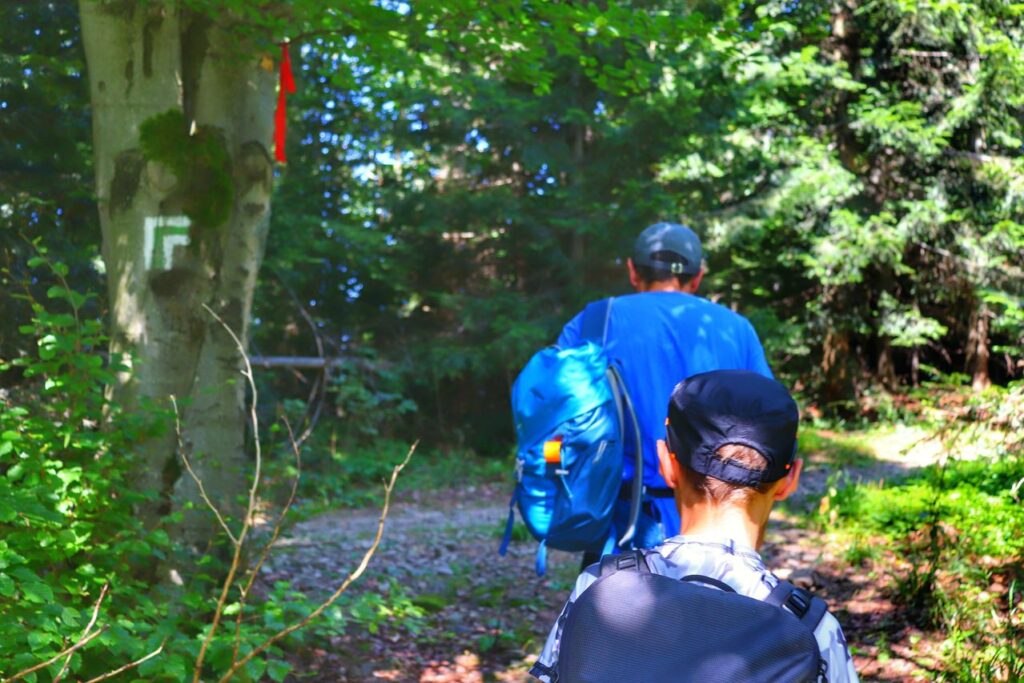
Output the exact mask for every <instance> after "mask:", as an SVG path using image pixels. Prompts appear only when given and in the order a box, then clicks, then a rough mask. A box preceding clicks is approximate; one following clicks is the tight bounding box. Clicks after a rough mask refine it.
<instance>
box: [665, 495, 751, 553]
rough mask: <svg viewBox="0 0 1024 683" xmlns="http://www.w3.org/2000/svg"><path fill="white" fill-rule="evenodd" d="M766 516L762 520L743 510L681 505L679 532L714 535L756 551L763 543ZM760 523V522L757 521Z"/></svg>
mask: <svg viewBox="0 0 1024 683" xmlns="http://www.w3.org/2000/svg"><path fill="white" fill-rule="evenodd" d="M767 519H768V518H767V515H765V516H764V517H762V516H761V515H758V514H757V513H756V512H755V511H754V510H748V509H746V508H745V507H736V506H728V505H712V504H708V503H701V504H697V505H685V504H684V505H683V509H682V510H681V524H680V528H679V533H681V534H683V535H684V536H718V537H722V538H730V539H732V540H734V541H739V542H740V543H745V544H747V545H749V546H750V547H751V548H754V549H755V550H760V548H761V544H762V543H764V531H765V527H767V526H768V525H767ZM761 520H763V521H761Z"/></svg>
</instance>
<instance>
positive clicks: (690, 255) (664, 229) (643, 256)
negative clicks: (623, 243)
mask: <svg viewBox="0 0 1024 683" xmlns="http://www.w3.org/2000/svg"><path fill="white" fill-rule="evenodd" d="M702 257H703V252H702V251H701V248H700V238H699V237H697V233H695V232H694V231H693V230H691V229H690V228H688V227H686V226H685V225H681V224H680V223H655V224H654V225H649V226H647V227H646V228H644V231H643V232H641V233H640V236H639V237H637V238H636V243H635V244H634V245H633V263H634V264H635V265H638V266H647V267H649V268H653V269H654V270H660V271H664V272H667V273H673V274H675V275H696V274H697V273H699V272H700V267H701V259H702Z"/></svg>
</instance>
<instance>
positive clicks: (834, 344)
mask: <svg viewBox="0 0 1024 683" xmlns="http://www.w3.org/2000/svg"><path fill="white" fill-rule="evenodd" d="M854 367H855V366H854V363H853V359H852V358H851V350H850V335H849V333H848V332H846V331H844V330H829V331H828V332H827V333H826V334H825V341H824V343H823V344H822V358H821V371H822V375H823V376H824V381H823V382H822V387H821V398H822V402H823V403H824V404H825V406H824V407H825V409H826V410H827V411H829V412H832V413H846V412H849V410H850V405H851V403H852V402H853V401H855V400H856V398H857V388H856V384H855V380H856V377H855V369H854Z"/></svg>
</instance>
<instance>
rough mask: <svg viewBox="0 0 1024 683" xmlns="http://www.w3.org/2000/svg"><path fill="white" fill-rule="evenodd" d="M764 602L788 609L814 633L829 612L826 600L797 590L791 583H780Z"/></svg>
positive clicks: (808, 592)
mask: <svg viewBox="0 0 1024 683" xmlns="http://www.w3.org/2000/svg"><path fill="white" fill-rule="evenodd" d="M764 601H765V602H767V603H768V604H769V605H775V606H776V607H786V608H788V609H789V611H790V612H792V613H793V614H795V615H796V616H797V618H798V619H800V621H801V622H803V623H804V625H805V626H807V628H809V629H811V631H812V632H813V631H814V629H816V628H818V624H819V623H821V620H822V619H823V618H824V617H825V613H826V612H828V605H827V604H826V603H825V601H824V600H822V599H821V598H818V597H815V596H814V595H812V594H811V593H810V591H806V590H804V589H803V588H797V587H796V586H794V585H793V584H791V583H790V582H789V581H779V585H777V586H776V587H775V588H773V589H772V592H771V593H769V594H768V597H767V598H765V599H764Z"/></svg>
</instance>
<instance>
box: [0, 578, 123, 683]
mask: <svg viewBox="0 0 1024 683" xmlns="http://www.w3.org/2000/svg"><path fill="white" fill-rule="evenodd" d="M109 588H110V584H107V583H105V584H103V588H101V589H100V597H99V598H97V599H96V604H94V605H93V607H92V616H91V617H90V619H89V623H88V624H87V625H86V627H85V631H83V632H82V637H81V638H79V639H78V640H77V641H75V643H74V644H73V645H72V646H71V647H68V648H66V649H64V650H61V651H60V652H58V653H57V654H55V655H54V656H53V657H50V658H49V659H47V660H46V661H45V662H40V663H39V664H36V665H34V666H30V667H29V668H27V669H25V670H24V671H19V672H18V673H16V674H14V675H13V676H11V677H10V678H5V679H3V683H11V682H12V681H17V680H20V679H22V678H25V677H26V676H28V675H29V674H32V673H35V672H36V671H39V670H40V669H45V668H46V667H48V666H50V665H51V664H53V663H54V662H56V661H58V660H60V659H61V657H67V658H68V661H71V655H72V654H74V653H75V652H76V651H78V650H80V649H82V648H83V647H85V646H86V645H88V644H89V643H90V642H92V640H94V639H95V638H97V637H98V636H99V635H100V634H102V633H103V632H104V631H106V630H107V627H106V626H103V627H101V628H99V629H97V630H95V631H93V630H92V628H93V626H95V625H96V620H97V619H98V618H99V615H100V605H102V604H103V599H104V598H105V597H107V590H108V589H109ZM67 667H68V665H67V662H65V663H64V666H63V667H62V668H61V671H60V674H59V675H58V677H57V678H60V676H63V675H64V672H65V671H66V670H67ZM54 680H55V681H56V680H57V679H54Z"/></svg>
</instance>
